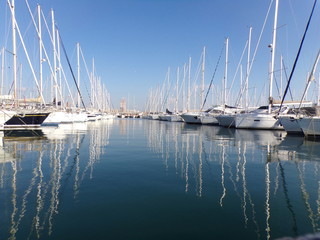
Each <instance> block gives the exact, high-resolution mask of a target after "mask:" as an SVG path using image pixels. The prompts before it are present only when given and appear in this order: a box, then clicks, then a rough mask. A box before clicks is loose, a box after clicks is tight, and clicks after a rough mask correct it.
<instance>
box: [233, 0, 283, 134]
mask: <svg viewBox="0 0 320 240" xmlns="http://www.w3.org/2000/svg"><path fill="white" fill-rule="evenodd" d="M278 4H279V0H276V2H275V15H274V26H273V39H272V44H270V45H269V47H270V49H271V70H270V78H269V104H268V106H263V107H260V108H259V109H257V110H254V111H252V112H249V113H244V114H237V115H236V118H235V127H236V128H246V129H270V130H273V129H278V130H280V129H281V130H283V127H282V125H281V124H280V121H279V119H277V118H276V117H275V116H276V114H277V113H278V110H279V109H278V108H276V107H274V106H273V103H274V101H273V98H272V84H273V79H274V59H275V49H276V34H277V19H278Z"/></svg>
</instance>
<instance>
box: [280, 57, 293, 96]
mask: <svg viewBox="0 0 320 240" xmlns="http://www.w3.org/2000/svg"><path fill="white" fill-rule="evenodd" d="M282 64H283V70H284V74H285V75H286V79H287V82H288V81H289V80H288V74H287V71H286V69H287V68H286V66H285V64H284V60H283V59H282ZM289 93H290V97H291V100H292V101H293V96H292V92H291V88H290V87H289Z"/></svg>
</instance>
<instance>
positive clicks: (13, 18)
mask: <svg viewBox="0 0 320 240" xmlns="http://www.w3.org/2000/svg"><path fill="white" fill-rule="evenodd" d="M11 16H12V17H11V19H12V55H13V86H14V87H13V89H14V92H13V97H14V105H15V107H16V106H17V40H16V20H15V5H14V0H12V1H11Z"/></svg>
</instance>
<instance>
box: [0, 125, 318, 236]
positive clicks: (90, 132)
mask: <svg viewBox="0 0 320 240" xmlns="http://www.w3.org/2000/svg"><path fill="white" fill-rule="evenodd" d="M1 134H3V135H2V136H1V144H2V146H1V147H0V226H1V227H0V239H77V240H79V239H117V240H119V239H139V240H143V239H148V240H149V239H153V240H155V239H166V240H167V239H276V238H282V237H285V236H290V237H296V236H300V235H305V234H309V233H315V232H319V230H320V229H319V228H320V174H319V173H320V142H316V141H309V140H306V139H304V138H303V137H299V136H289V135H286V133H285V132H284V131H250V130H236V129H227V128H222V127H219V126H204V125H202V126H201V125H188V124H185V123H179V122H163V121H153V120H143V119H114V120H101V121H97V122H88V123H82V124H65V125H61V126H59V127H46V128H41V129H39V130H37V131H28V132H27V131H4V132H1Z"/></svg>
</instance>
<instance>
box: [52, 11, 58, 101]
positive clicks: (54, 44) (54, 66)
mask: <svg viewBox="0 0 320 240" xmlns="http://www.w3.org/2000/svg"><path fill="white" fill-rule="evenodd" d="M51 20H52V45H53V76H52V77H53V79H54V83H53V84H55V85H54V98H55V105H56V107H57V106H58V99H57V97H58V86H57V56H56V51H57V50H56V30H55V21H54V12H53V9H51Z"/></svg>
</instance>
